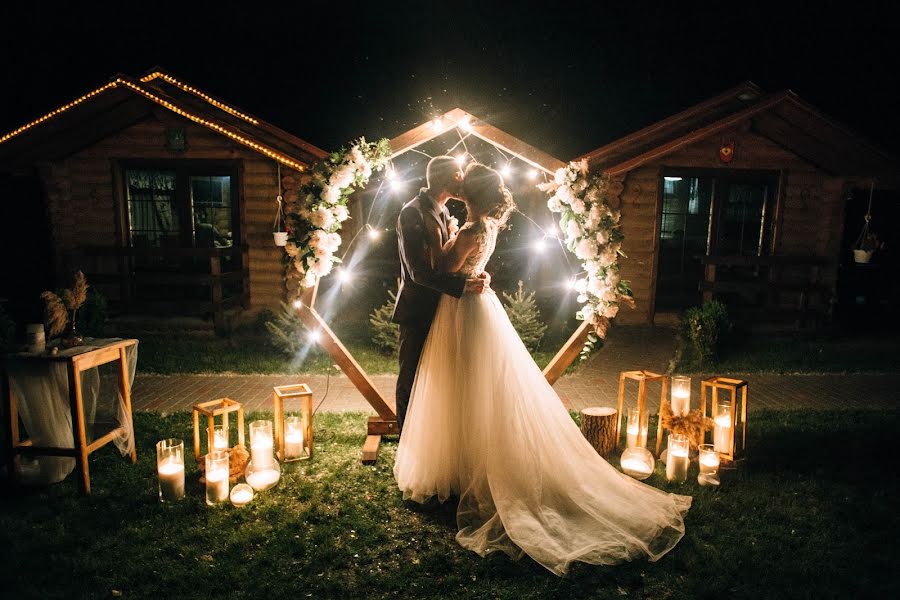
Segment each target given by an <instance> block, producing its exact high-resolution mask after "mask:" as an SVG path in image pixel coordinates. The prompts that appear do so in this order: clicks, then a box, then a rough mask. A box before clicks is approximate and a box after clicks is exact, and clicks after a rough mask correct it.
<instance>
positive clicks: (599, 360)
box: [132, 326, 900, 414]
mask: <svg viewBox="0 0 900 600" xmlns="http://www.w3.org/2000/svg"><path fill="white" fill-rule="evenodd" d="M674 349H675V336H674V332H673V330H671V329H668V328H660V327H656V328H653V327H638V326H619V327H613V328H612V329H611V331H610V334H609V338H608V339H607V341H606V344H605V346H604V347H603V349H602V350H600V351H599V352H598V353H597V354H595V355H594V356H593V357H592V358H591V359H590V361H589V362H588V364H586V365H583V366H582V367H581V368H580V369H579V371H578V373H576V374H574V375H566V376H563V377H562V378H561V379H560V380H559V381H558V382H557V383H556V385H555V386H554V389H555V390H556V392H557V393H558V394H559V396H560V398H561V399H562V401H563V403H564V404H565V405H566V406H567V407H568V408H571V409H574V410H581V409H582V408H584V407H586V406H615V405H616V394H617V391H618V381H619V373H620V372H621V371H629V370H637V369H645V370H648V371H654V372H657V373H665V372H666V370H667V368H668V363H669V360H670V358H671V357H672V355H673V354H674ZM138 365H139V366H140V359H138ZM715 375H727V376H731V377H738V378H743V379H746V380H747V381H748V382H749V389H750V394H749V407H748V408H749V409H750V410H751V411H752V410H759V409H776V410H790V409H816V408H819V409H857V408H862V409H865V408H896V407H897V406H900V394H898V393H897V390H898V389H900V373H897V374H884V375H859V374H852V375H841V374H824V375H775V374H750V375H742V374H740V373H715ZM370 377H371V380H372V382H373V383H374V385H375V387H376V388H378V389H379V390H380V391H381V393H382V394H383V395H384V397H385V399H386V400H387V401H388V403H389V404H393V401H394V382H395V376H394V375H372V376H370ZM702 377H703V376H695V377H693V379H692V392H693V393H692V399H693V406H694V407H695V408H696V407H698V406H699V398H700V379H701V378H702ZM299 382H305V383H307V384H309V386H310V388H311V389H312V390H313V392H314V393H315V396H314V402H315V403H316V404H317V405H318V404H319V403H320V402H321V407H320V409H319V410H321V411H328V412H347V411H352V412H369V413H371V414H375V412H374V410H373V409H372V408H371V407H370V406H369V404H368V403H367V402H366V401H365V400H364V399H363V397H362V396H361V395H360V394H359V392H358V391H357V390H356V388H355V387H353V385H352V384H351V383H350V381H349V380H348V379H347V377H346V376H344V375H343V374H337V375H334V376H331V377H330V378H327V377H326V376H325V375H171V376H170V375H142V374H140V373H139V374H138V375H137V377H136V378H135V383H134V388H133V392H132V396H133V402H134V409H135V410H146V411H157V412H163V413H168V412H174V411H189V410H191V407H192V406H193V404H195V403H197V402H203V401H206V400H212V399H215V398H221V397H228V398H232V399H234V400H238V401H239V402H242V403H244V406H245V409H246V410H248V411H254V410H265V411H270V410H271V409H272V401H271V399H272V387H273V386H276V385H284V384H289V383H299ZM326 387H327V394H326ZM635 389H636V385H635V386H634V388H629V390H631V391H632V394H634V393H636V391H635ZM323 398H324V401H323ZM648 402H649V409H650V411H651V412H654V413H655V412H657V411H658V410H659V388H658V387H656V388H654V387H652V386H650V387H649V391H648ZM629 404H630V403H629Z"/></svg>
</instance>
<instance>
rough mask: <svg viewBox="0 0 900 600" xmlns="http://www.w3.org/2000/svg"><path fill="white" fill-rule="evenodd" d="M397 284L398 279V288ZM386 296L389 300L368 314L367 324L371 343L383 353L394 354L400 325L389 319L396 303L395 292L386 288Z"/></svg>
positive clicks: (395, 353)
mask: <svg viewBox="0 0 900 600" xmlns="http://www.w3.org/2000/svg"><path fill="white" fill-rule="evenodd" d="M399 286H400V282H399V280H398V282H397V287H398V289H399ZM388 296H389V300H388V301H387V302H385V303H384V304H382V305H381V306H380V307H378V308H376V309H375V310H373V311H372V313H371V314H370V315H369V325H370V326H371V327H370V329H371V332H372V343H373V344H375V345H376V346H377V347H378V348H379V349H381V351H382V352H384V353H385V354H390V355H393V356H396V355H397V351H398V349H399V348H400V326H399V325H397V324H396V323H393V322H392V321H391V315H392V314H393V313H394V305H396V304H397V294H395V293H394V292H393V290H388Z"/></svg>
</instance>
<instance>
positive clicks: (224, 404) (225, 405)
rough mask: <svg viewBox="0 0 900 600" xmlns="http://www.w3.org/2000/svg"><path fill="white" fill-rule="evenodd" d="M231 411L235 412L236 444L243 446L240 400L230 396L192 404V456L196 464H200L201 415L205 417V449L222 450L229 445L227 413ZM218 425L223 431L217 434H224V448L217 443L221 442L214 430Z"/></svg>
mask: <svg viewBox="0 0 900 600" xmlns="http://www.w3.org/2000/svg"><path fill="white" fill-rule="evenodd" d="M233 412H236V413H237V436H238V445H239V446H243V445H244V407H243V405H242V404H241V403H240V402H236V401H235V400H232V399H231V398H219V399H217V400H210V401H209V402H201V403H199V404H195V405H194V410H193V420H194V458H195V459H196V460H197V464H200V461H201V460H202V459H201V456H202V455H201V454H200V451H201V444H200V437H201V435H200V434H201V432H202V431H203V429H202V426H201V424H200V417H201V415H202V416H203V417H205V418H206V438H207V444H206V448H207V451H211V450H224V449H225V448H228V447H230V444H229V440H228V415H229V414H231V413H233ZM216 417H218V418H219V419H220V420H221V425H220V426H216ZM220 427H221V430H222V432H223V433H222V434H219V435H224V443H225V447H224V448H221V447H219V445H220V444H221V443H222V438H220V439H219V440H217V439H216V432H217V431H218V430H219V429H220Z"/></svg>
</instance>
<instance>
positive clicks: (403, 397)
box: [396, 325, 429, 434]
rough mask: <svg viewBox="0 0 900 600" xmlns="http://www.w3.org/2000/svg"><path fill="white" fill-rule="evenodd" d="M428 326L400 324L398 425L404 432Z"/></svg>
mask: <svg viewBox="0 0 900 600" xmlns="http://www.w3.org/2000/svg"><path fill="white" fill-rule="evenodd" d="M428 329H429V328H428V327H425V328H420V327H411V326H409V325H400V350H399V354H400V373H399V374H398V375H397V394H396V402H397V427H398V428H399V429H400V433H401V434H402V433H403V421H404V420H406V409H407V408H409V396H410V394H411V393H412V386H413V382H414V381H415V379H416V368H417V367H418V366H419V358H420V357H421V356H422V348H424V347H425V340H426V339H427V338H428Z"/></svg>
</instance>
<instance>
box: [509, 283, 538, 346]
mask: <svg viewBox="0 0 900 600" xmlns="http://www.w3.org/2000/svg"><path fill="white" fill-rule="evenodd" d="M503 297H504V298H505V299H506V304H504V305H503V308H505V309H506V314H507V315H509V320H510V322H511V323H512V326H513V327H514V328H515V330H516V332H517V333H518V334H519V337H520V338H522V343H524V344H525V347H526V348H528V351H529V352H534V351H535V350H537V348H538V346H540V345H541V339H542V338H543V337H544V332H545V331H547V325H545V324H544V323H543V322H542V321H541V313H540V311H539V310H538V307H537V304H536V303H535V301H534V292H531V293H530V294H527V295H526V294H525V291H524V289H523V287H522V282H521V281H519V289H518V290H517V291H516V293H515V294H513V295H510V294H508V293H506V292H503Z"/></svg>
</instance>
